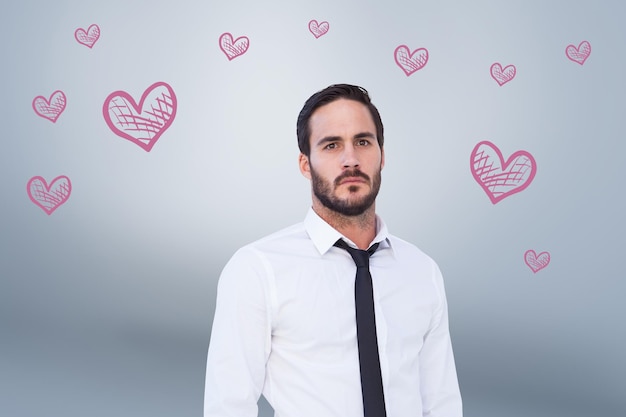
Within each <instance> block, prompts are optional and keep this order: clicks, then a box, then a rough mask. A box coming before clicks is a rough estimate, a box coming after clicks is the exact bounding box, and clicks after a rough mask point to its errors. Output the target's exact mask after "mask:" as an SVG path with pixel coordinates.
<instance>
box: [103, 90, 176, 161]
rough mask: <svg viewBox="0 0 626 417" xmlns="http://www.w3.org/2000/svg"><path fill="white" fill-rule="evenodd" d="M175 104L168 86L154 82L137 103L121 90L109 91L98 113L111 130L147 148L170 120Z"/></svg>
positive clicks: (173, 96) (171, 119)
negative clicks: (102, 115) (100, 111)
mask: <svg viewBox="0 0 626 417" xmlns="http://www.w3.org/2000/svg"><path fill="white" fill-rule="evenodd" d="M177 107H178V102H177V100H176V94H174V90H172V87H170V86H169V85H168V84H166V83H164V82H157V83H154V84H152V85H151V86H150V87H148V88H147V89H146V91H145V92H144V93H143V95H142V96H141V99H140V100H139V104H137V103H136V102H135V100H134V99H133V98H132V97H131V96H130V95H129V94H128V93H127V92H125V91H115V92H113V93H111V94H109V96H108V97H107V98H106V99H105V100H104V105H103V106H102V113H103V114H104V120H105V121H106V123H107V125H108V126H109V128H110V129H111V130H112V131H113V133H115V134H116V135H118V136H120V137H122V138H124V139H127V140H129V141H131V142H133V143H135V144H136V145H138V146H139V147H141V148H142V149H143V150H145V151H146V152H150V150H151V149H152V147H153V146H154V144H155V143H156V142H157V141H158V140H159V138H160V137H161V135H162V134H163V132H165V131H166V130H167V129H168V128H169V127H170V125H171V124H172V122H173V121H174V117H175V116H176V109H177Z"/></svg>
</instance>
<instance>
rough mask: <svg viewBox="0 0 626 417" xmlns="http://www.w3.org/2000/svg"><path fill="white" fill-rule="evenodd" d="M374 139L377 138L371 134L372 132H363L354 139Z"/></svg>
mask: <svg viewBox="0 0 626 417" xmlns="http://www.w3.org/2000/svg"><path fill="white" fill-rule="evenodd" d="M365 138H368V139H374V138H376V135H375V134H373V133H371V132H361V133H357V134H356V135H354V139H365Z"/></svg>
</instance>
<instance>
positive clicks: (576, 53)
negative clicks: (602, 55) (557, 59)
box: [565, 41, 591, 65]
mask: <svg viewBox="0 0 626 417" xmlns="http://www.w3.org/2000/svg"><path fill="white" fill-rule="evenodd" d="M565 55H566V56H567V58H568V59H569V60H570V61H573V62H575V63H577V64H579V65H583V64H584V63H585V61H586V60H587V58H589V55H591V44H590V43H589V42H587V41H582V42H581V43H580V44H578V47H576V46H574V45H567V48H565Z"/></svg>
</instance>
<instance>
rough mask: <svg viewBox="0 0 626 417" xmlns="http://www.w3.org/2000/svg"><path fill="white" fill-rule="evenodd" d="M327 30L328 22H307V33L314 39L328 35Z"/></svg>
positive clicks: (328, 27)
mask: <svg viewBox="0 0 626 417" xmlns="http://www.w3.org/2000/svg"><path fill="white" fill-rule="evenodd" d="M328 29H330V25H329V24H328V22H322V23H317V20H311V21H310V22H309V31H310V32H311V33H312V34H313V36H315V38H316V39H317V38H319V37H320V36H324V35H326V34H327V33H328Z"/></svg>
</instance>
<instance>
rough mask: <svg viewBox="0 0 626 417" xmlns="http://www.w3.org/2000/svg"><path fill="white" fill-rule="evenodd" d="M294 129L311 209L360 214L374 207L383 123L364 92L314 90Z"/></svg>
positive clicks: (335, 88) (347, 87) (358, 89)
mask: <svg viewBox="0 0 626 417" xmlns="http://www.w3.org/2000/svg"><path fill="white" fill-rule="evenodd" d="M297 133H298V144H299V146H300V150H301V154H300V160H299V165H300V170H301V172H302V174H303V175H304V176H305V177H307V178H308V179H310V180H311V188H312V191H313V207H314V209H315V208H318V209H320V210H330V211H331V212H333V213H335V214H340V215H343V216H359V215H361V214H363V213H364V212H366V211H367V210H368V209H370V208H373V207H374V202H375V200H376V196H377V195H378V191H379V189H380V182H381V170H382V167H383V165H384V151H383V146H382V144H383V136H382V135H383V125H382V121H381V119H380V115H379V113H378V110H376V107H374V105H373V104H372V103H371V101H370V98H369V95H368V94H367V91H365V90H364V89H363V88H361V87H356V86H351V85H345V84H341V85H332V86H330V87H328V88H326V89H324V90H322V91H320V92H318V93H316V94H314V95H313V96H312V97H311V98H309V100H307V102H306V103H305V105H304V108H303V109H302V111H301V112H300V116H299V117H298V128H297Z"/></svg>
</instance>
